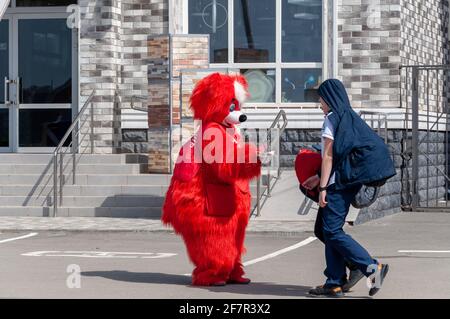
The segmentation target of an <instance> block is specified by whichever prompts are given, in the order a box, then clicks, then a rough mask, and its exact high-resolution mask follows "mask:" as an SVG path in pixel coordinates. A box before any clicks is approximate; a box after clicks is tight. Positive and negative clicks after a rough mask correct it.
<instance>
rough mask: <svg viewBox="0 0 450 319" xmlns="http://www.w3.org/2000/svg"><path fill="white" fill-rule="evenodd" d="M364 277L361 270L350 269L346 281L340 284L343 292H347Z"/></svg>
mask: <svg viewBox="0 0 450 319" xmlns="http://www.w3.org/2000/svg"><path fill="white" fill-rule="evenodd" d="M363 278H364V274H363V273H362V271H361V270H359V269H355V270H351V271H350V276H349V278H348V280H347V282H346V283H345V284H344V285H343V286H342V291H343V292H349V291H350V289H351V288H352V287H353V286H355V285H356V284H357V283H358V281H360V280H361V279H363Z"/></svg>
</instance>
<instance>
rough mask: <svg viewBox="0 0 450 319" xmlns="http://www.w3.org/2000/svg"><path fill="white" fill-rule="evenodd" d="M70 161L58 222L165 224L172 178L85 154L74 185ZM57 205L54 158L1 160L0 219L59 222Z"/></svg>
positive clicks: (130, 158)
mask: <svg viewBox="0 0 450 319" xmlns="http://www.w3.org/2000/svg"><path fill="white" fill-rule="evenodd" d="M69 161H71V157H70V156H66V159H65V162H64V164H67V169H66V170H65V171H66V172H67V173H66V174H65V175H64V191H63V204H62V206H59V208H58V217H75V216H76V217H124V218H155V219H159V218H160V216H161V207H162V204H163V202H164V197H165V194H166V191H167V188H168V186H169V183H170V178H171V175H168V174H165V175H164V174H148V173H146V168H147V164H138V163H137V162H138V161H139V160H138V157H137V156H136V155H130V154H114V155H91V154H83V155H82V156H80V155H77V162H78V164H77V176H76V183H75V184H73V183H72V174H71V165H68V164H69ZM251 188H252V194H253V200H252V202H253V205H254V204H255V203H256V197H255V196H256V184H255V183H253V184H252V187H251ZM52 203H53V165H52V156H51V155H50V154H0V216H41V217H42V216H53V211H52Z"/></svg>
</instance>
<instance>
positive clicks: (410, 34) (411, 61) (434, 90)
mask: <svg viewBox="0 0 450 319" xmlns="http://www.w3.org/2000/svg"><path fill="white" fill-rule="evenodd" d="M402 4H403V5H402V11H401V21H402V25H401V26H402V27H401V35H402V51H401V61H402V64H403V65H441V64H448V63H449V62H450V61H449V46H448V43H449V42H448V39H449V38H448V23H449V3H448V0H443V1H438V0H432V1H429V0H428V1H425V0H404V1H403V2H402ZM408 72H410V70H408V69H405V70H403V72H402V81H401V83H402V89H403V90H404V92H405V99H406V98H407V99H408V102H409V103H410V102H411V90H410V87H409V88H408V90H406V89H407V88H406V83H407V80H406V78H407V77H408V78H410V77H411V73H408ZM409 83H411V82H409ZM428 83H430V85H429V86H428ZM447 83H448V79H447V78H446V76H445V74H444V73H442V72H428V73H427V72H421V74H420V76H419V108H420V109H424V105H425V104H426V103H430V106H431V107H430V110H431V111H433V110H434V111H436V110H440V111H442V107H443V102H444V97H445V95H446V94H448V93H447V92H448V90H449V88H448V84H447ZM427 91H429V92H430V95H429V100H428V99H427V98H426V93H427ZM438 92H439V93H438ZM443 92H445V94H443Z"/></svg>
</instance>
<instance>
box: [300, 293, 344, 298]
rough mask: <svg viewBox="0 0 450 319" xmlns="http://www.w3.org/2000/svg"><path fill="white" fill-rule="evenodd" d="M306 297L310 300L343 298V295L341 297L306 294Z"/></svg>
mask: <svg viewBox="0 0 450 319" xmlns="http://www.w3.org/2000/svg"><path fill="white" fill-rule="evenodd" d="M308 297H311V298H343V297H345V295H344V294H342V295H314V294H308Z"/></svg>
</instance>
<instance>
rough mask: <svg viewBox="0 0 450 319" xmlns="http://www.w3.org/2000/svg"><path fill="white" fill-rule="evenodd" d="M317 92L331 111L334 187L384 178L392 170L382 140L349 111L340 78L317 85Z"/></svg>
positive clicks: (339, 187) (365, 183)
mask: <svg viewBox="0 0 450 319" xmlns="http://www.w3.org/2000/svg"><path fill="white" fill-rule="evenodd" d="M319 96H320V97H322V99H323V100H324V101H325V102H326V103H327V105H328V106H329V107H330V109H331V110H332V111H333V113H332V114H330V115H329V117H328V118H329V119H330V121H331V123H332V124H333V127H334V128H335V134H334V142H333V171H334V173H335V183H336V184H335V185H336V189H338V190H339V189H344V188H348V187H352V186H355V185H358V184H364V185H368V184H372V183H376V182H379V181H385V180H387V179H388V178H391V177H392V176H394V175H395V174H396V172H395V167H394V163H393V161H392V158H391V155H390V153H389V149H388V147H387V145H386V144H385V143H384V141H383V140H382V139H381V138H380V137H379V136H378V135H377V134H376V133H375V132H374V130H373V129H371V128H370V127H369V126H368V125H367V124H366V122H364V120H363V119H361V117H360V116H359V115H358V114H356V113H355V111H353V109H352V108H351V106H350V101H349V99H348V96H347V92H346V91H345V88H344V85H343V84H342V82H341V81H339V80H336V79H330V80H326V81H325V82H323V83H322V84H321V85H320V87H319Z"/></svg>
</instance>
